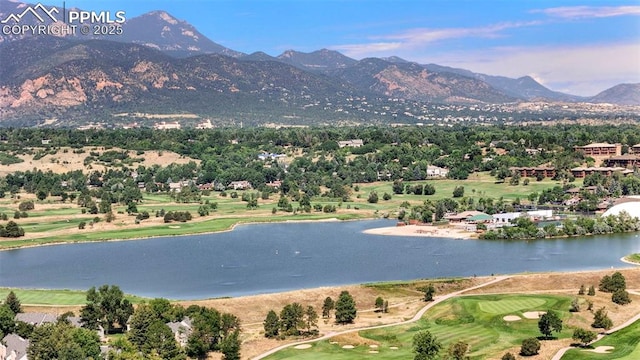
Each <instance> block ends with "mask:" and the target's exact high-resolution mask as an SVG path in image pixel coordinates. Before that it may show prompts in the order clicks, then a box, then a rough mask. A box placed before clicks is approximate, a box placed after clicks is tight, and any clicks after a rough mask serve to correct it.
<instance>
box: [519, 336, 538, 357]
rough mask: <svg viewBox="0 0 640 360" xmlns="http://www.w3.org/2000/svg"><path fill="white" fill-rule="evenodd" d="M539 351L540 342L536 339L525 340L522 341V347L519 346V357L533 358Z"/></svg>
mask: <svg viewBox="0 0 640 360" xmlns="http://www.w3.org/2000/svg"><path fill="white" fill-rule="evenodd" d="M538 351H540V341H538V339H536V338H527V339H524V340H522V346H520V355H522V356H533V355H537V354H538Z"/></svg>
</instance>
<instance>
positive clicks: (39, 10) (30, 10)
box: [0, 3, 59, 24]
mask: <svg viewBox="0 0 640 360" xmlns="http://www.w3.org/2000/svg"><path fill="white" fill-rule="evenodd" d="M58 12H59V10H58V9H56V8H55V7H53V6H52V7H51V9H47V8H46V7H45V6H44V5H42V4H41V3H38V4H36V5H35V6H28V7H27V8H26V9H24V10H23V11H22V12H21V13H20V14H9V16H7V17H6V18H5V19H3V20H2V21H0V23H2V24H6V23H8V22H10V21H13V22H14V23H19V22H20V21H21V20H22V18H23V17H25V16H26V15H27V14H31V15H32V16H33V17H35V18H36V19H38V20H39V21H40V22H42V23H43V22H45V19H46V18H47V17H48V18H49V19H51V20H52V21H53V22H56V21H58V20H57V19H56V17H55V16H54V15H55V14H57V13H58Z"/></svg>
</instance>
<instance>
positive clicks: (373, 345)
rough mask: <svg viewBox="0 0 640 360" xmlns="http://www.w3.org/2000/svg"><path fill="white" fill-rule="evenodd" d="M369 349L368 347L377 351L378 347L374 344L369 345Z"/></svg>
mask: <svg viewBox="0 0 640 360" xmlns="http://www.w3.org/2000/svg"><path fill="white" fill-rule="evenodd" d="M369 347H370V348H372V349H377V348H378V345H376V344H371V345H369Z"/></svg>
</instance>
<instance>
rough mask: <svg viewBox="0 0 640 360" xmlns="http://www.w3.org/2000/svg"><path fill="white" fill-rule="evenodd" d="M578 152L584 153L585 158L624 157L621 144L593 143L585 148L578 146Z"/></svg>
mask: <svg viewBox="0 0 640 360" xmlns="http://www.w3.org/2000/svg"><path fill="white" fill-rule="evenodd" d="M575 149H576V151H580V152H582V153H583V154H584V155H585V156H591V157H594V156H598V157H599V156H606V157H609V156H620V155H622V145H621V144H609V143H593V144H589V145H585V146H576V147H575Z"/></svg>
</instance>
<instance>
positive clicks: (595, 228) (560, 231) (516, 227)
mask: <svg viewBox="0 0 640 360" xmlns="http://www.w3.org/2000/svg"><path fill="white" fill-rule="evenodd" d="M561 225H562V226H557V225H555V224H548V225H545V226H544V227H538V226H537V225H536V223H534V222H533V221H532V220H531V219H529V218H527V217H520V218H518V219H516V220H515V222H513V226H505V227H502V228H498V229H496V230H489V231H486V232H485V233H483V234H480V238H481V239H486V240H498V239H500V240H503V239H506V240H515V239H521V240H524V239H544V238H547V237H557V236H583V235H598V234H613V233H622V232H630V231H640V219H638V218H634V217H631V216H630V215H629V213H627V212H624V211H623V212H621V213H620V214H618V215H609V216H606V217H598V218H591V217H585V216H580V217H578V218H577V219H575V220H572V219H565V220H564V221H562V224H561Z"/></svg>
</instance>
